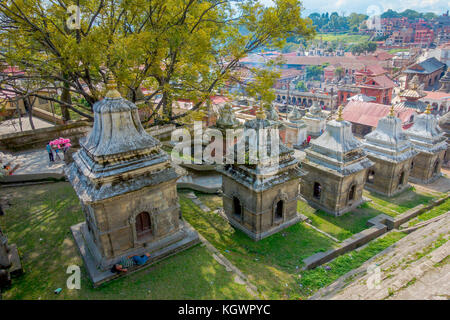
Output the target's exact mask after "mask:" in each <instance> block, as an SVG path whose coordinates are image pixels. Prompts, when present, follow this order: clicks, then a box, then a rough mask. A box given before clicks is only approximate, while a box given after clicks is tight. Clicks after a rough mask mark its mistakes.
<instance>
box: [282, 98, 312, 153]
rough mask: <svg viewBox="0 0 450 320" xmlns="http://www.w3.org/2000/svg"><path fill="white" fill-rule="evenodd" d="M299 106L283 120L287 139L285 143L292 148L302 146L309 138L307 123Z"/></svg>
mask: <svg viewBox="0 0 450 320" xmlns="http://www.w3.org/2000/svg"><path fill="white" fill-rule="evenodd" d="M302 118H303V115H302V113H301V112H300V110H299V107H298V106H294V108H293V109H292V111H291V112H290V113H289V114H288V120H287V121H283V125H284V131H285V139H284V143H285V144H286V145H287V146H288V147H290V148H300V147H301V146H302V144H303V142H304V141H305V140H306V138H307V134H306V132H307V129H306V123H305V122H304V121H303V120H302Z"/></svg>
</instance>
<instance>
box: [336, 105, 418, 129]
mask: <svg viewBox="0 0 450 320" xmlns="http://www.w3.org/2000/svg"><path fill="white" fill-rule="evenodd" d="M389 112H390V106H388V105H385V104H379V103H372V102H363V101H351V102H349V103H348V104H347V106H346V107H345V109H344V112H343V115H342V116H343V118H344V119H345V120H346V121H350V122H353V123H358V124H363V125H367V126H371V127H376V126H377V124H378V121H379V120H380V119H381V118H383V117H385V116H387V115H388V114H389ZM394 113H395V116H396V117H398V118H400V120H401V121H402V124H403V125H405V124H407V123H409V122H410V119H411V116H413V115H415V114H416V110H414V109H411V108H405V107H400V106H397V105H396V106H395V107H394Z"/></svg>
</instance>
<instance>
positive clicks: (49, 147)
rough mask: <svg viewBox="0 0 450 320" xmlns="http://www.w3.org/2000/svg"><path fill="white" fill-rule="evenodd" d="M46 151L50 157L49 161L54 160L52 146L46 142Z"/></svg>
mask: <svg viewBox="0 0 450 320" xmlns="http://www.w3.org/2000/svg"><path fill="white" fill-rule="evenodd" d="M46 149H47V152H48V157H49V159H50V162H55V159H53V150H52V146H51V145H50V143H48V144H47V147H46Z"/></svg>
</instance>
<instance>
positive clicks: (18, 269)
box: [8, 244, 23, 277]
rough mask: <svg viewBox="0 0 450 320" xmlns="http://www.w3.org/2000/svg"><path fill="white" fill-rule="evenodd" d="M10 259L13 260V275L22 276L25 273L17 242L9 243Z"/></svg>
mask: <svg viewBox="0 0 450 320" xmlns="http://www.w3.org/2000/svg"><path fill="white" fill-rule="evenodd" d="M8 258H9V261H11V268H9V270H8V271H9V273H10V274H11V276H12V277H17V276H20V275H21V274H22V273H23V269H22V263H21V262H20V257H19V251H18V250H17V246H16V245H15V244H11V245H9V254H8Z"/></svg>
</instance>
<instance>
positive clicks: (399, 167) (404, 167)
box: [365, 154, 412, 197]
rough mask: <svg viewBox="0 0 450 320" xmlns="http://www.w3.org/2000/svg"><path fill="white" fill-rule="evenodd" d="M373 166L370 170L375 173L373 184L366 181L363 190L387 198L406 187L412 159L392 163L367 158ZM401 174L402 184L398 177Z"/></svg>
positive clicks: (371, 157)
mask: <svg viewBox="0 0 450 320" xmlns="http://www.w3.org/2000/svg"><path fill="white" fill-rule="evenodd" d="M367 157H368V158H369V159H370V160H371V161H373V162H374V163H375V165H374V166H373V167H372V168H370V169H369V170H368V171H367V172H369V171H370V170H373V171H374V172H375V175H374V179H373V183H370V181H369V180H367V181H366V185H365V188H366V189H368V190H372V191H375V192H378V193H381V194H383V195H386V196H388V197H390V196H393V195H395V194H397V193H399V192H401V191H402V190H404V189H405V188H407V187H408V179H409V173H410V169H411V161H412V158H410V159H407V160H405V161H402V162H399V163H394V162H389V161H385V160H382V159H380V158H376V157H373V156H371V155H370V154H369V155H368V156H367ZM402 172H403V179H402V183H400V176H401V174H402Z"/></svg>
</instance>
